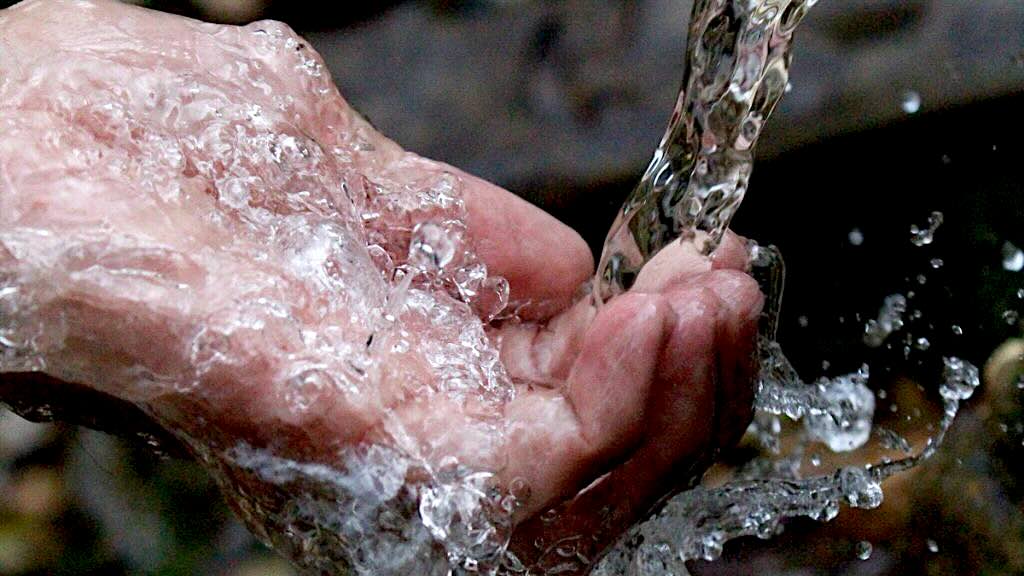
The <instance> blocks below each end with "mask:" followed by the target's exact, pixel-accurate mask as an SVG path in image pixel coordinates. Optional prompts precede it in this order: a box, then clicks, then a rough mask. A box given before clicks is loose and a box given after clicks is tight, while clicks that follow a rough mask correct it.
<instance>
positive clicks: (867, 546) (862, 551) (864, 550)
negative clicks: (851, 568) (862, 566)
mask: <svg viewBox="0 0 1024 576" xmlns="http://www.w3.org/2000/svg"><path fill="white" fill-rule="evenodd" d="M872 550H873V548H872V546H871V542H868V541H867V540H861V541H860V542H857V558H860V559H861V560H867V559H868V558H871V552H872Z"/></svg>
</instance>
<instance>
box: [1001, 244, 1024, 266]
mask: <svg viewBox="0 0 1024 576" xmlns="http://www.w3.org/2000/svg"><path fill="white" fill-rule="evenodd" d="M1003 269H1004V270H1008V271H1010V272H1020V271H1021V270H1022V269H1024V252H1022V251H1021V249H1020V248H1017V247H1016V246H1014V245H1013V243H1012V242H1010V241H1009V240H1007V241H1006V242H1004V243H1003Z"/></svg>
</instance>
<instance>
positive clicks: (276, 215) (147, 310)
mask: <svg viewBox="0 0 1024 576" xmlns="http://www.w3.org/2000/svg"><path fill="white" fill-rule="evenodd" d="M386 73H401V71H400V70H393V71H386ZM439 128H443V127H439ZM0 134H2V137H0V372H5V373H8V377H9V378H14V377H16V375H17V374H23V373H28V372H33V373H45V374H47V375H48V376H50V377H52V378H55V379H58V380H61V381H65V382H75V383H79V384H84V385H88V386H91V387H94V388H95V389H97V390H100V391H103V392H105V393H108V394H112V395H114V396H117V397H119V398H122V399H126V400H129V401H132V402H135V403H137V404H138V405H139V406H141V407H143V408H144V409H145V410H146V411H147V412H148V413H149V414H150V415H152V417H153V418H154V419H155V420H156V421H158V422H159V423H160V424H161V425H163V426H166V427H167V428H168V429H170V430H171V431H173V432H174V433H175V434H178V435H179V436H180V437H181V438H183V439H184V440H185V441H186V442H187V443H188V445H189V446H190V447H191V449H192V450H193V451H194V452H195V454H196V455H197V456H198V457H199V458H200V460H201V461H203V462H204V463H205V464H206V465H207V466H208V467H209V468H210V469H211V471H212V472H214V473H215V475H216V477H217V478H218V479H219V480H220V481H221V482H222V483H223V484H224V486H225V491H226V492H227V493H228V495H229V496H230V497H231V500H232V501H233V503H234V505H235V507H236V509H237V510H238V511H239V512H240V513H241V515H242V516H243V518H244V519H246V520H247V521H248V523H249V524H250V526H251V527H252V528H253V529H254V530H255V531H256V532H257V533H258V534H259V535H261V536H262V537H263V538H264V539H266V540H268V541H271V542H273V543H274V544H275V545H277V546H278V547H279V548H282V549H283V551H284V552H285V553H288V554H291V555H292V556H293V557H295V558H296V560H297V561H298V562H299V563H300V564H304V565H308V566H315V567H317V568H319V569H325V568H324V567H325V566H328V565H329V564H330V563H332V562H333V563H335V564H330V565H339V566H340V565H348V566H349V568H354V569H356V570H357V571H362V572H366V573H380V574H383V573H396V574H397V573H409V572H408V570H409V566H412V565H418V566H421V568H420V569H423V568H422V566H425V565H426V564H424V562H426V561H425V560H422V559H420V560H415V559H414V560H410V559H402V558H399V557H398V556H400V554H399V551H401V550H409V549H412V548H408V547H406V548H403V547H402V546H403V545H404V544H403V542H405V543H408V542H409V541H411V540H415V537H414V536H410V534H413V535H414V534H419V533H421V532H422V533H424V534H428V535H429V536H430V538H431V540H430V542H428V544H426V545H423V546H421V548H419V549H418V550H420V551H423V550H427V551H431V550H432V551H434V552H438V551H440V552H438V553H439V554H441V555H442V557H443V558H444V561H445V562H463V561H465V560H466V558H467V557H468V556H471V555H472V554H471V553H472V550H471V549H470V550H469V552H466V550H462V549H458V550H456V548H458V547H453V546H452V545H450V543H449V542H446V539H450V540H452V541H455V540H458V539H459V538H462V539H463V540H466V538H467V536H466V534H465V532H466V530H469V529H465V530H462V529H460V528H459V526H462V527H463V528H465V527H466V526H469V525H475V524H474V522H476V520H473V519H472V518H469V516H472V513H471V512H472V510H477V509H482V508H481V505H479V503H476V504H473V505H472V506H470V507H469V508H461V509H459V513H457V514H455V515H454V516H455V519H454V520H453V517H452V516H453V515H452V514H449V515H448V516H445V518H446V522H447V523H444V522H442V523H441V524H443V525H439V524H438V518H437V517H436V516H434V515H432V512H431V509H429V507H425V505H424V504H423V502H425V501H427V499H428V498H436V497H437V495H438V494H440V493H441V492H439V490H441V488H439V487H449V488H450V487H451V486H456V485H458V486H461V487H466V486H477V487H480V490H479V492H478V495H479V496H480V498H481V499H487V498H490V495H491V494H498V495H506V496H511V498H510V499H509V498H505V499H500V498H499V501H500V502H504V503H506V504H508V505H507V506H504V507H502V506H498V507H497V508H498V510H497V512H495V511H488V512H486V513H483V512H482V514H484V516H486V517H487V518H491V519H492V520H493V518H494V517H495V516H494V515H495V514H498V515H501V514H502V513H504V514H505V515H506V517H505V521H504V523H502V522H500V521H494V522H492V524H493V526H492V525H491V524H488V526H489V528H488V529H489V530H491V529H492V528H493V530H491V532H493V533H488V535H485V536H483V537H481V538H480V540H486V539H497V540H498V541H500V546H501V547H503V546H504V545H505V542H506V541H507V542H508V550H509V551H510V552H511V553H512V554H513V555H514V556H515V558H516V560H515V561H511V562H512V563H517V562H518V563H521V564H522V565H523V566H525V567H527V568H531V569H533V570H534V571H537V572H542V571H543V570H546V569H550V568H552V567H555V566H562V567H564V568H565V569H566V571H565V573H573V572H574V573H583V572H585V571H586V570H587V569H588V568H589V566H590V565H591V564H592V562H593V561H594V560H595V559H596V558H598V557H599V555H600V554H601V552H602V551H603V550H604V549H605V548H606V547H607V546H608V545H610V544H611V543H613V542H614V540H615V538H616V537H617V536H619V535H620V534H621V533H622V532H623V531H624V530H625V529H627V528H628V527H629V525H631V524H632V523H633V522H635V521H637V520H638V519H639V518H641V517H642V516H643V515H644V514H646V513H648V512H649V511H650V510H651V508H652V507H653V506H654V505H656V504H657V503H658V502H659V500H660V499H661V498H663V497H664V496H665V495H666V494H669V493H670V492H671V491H672V490H676V489H679V488H680V487H681V486H680V483H681V482H683V481H685V480H687V479H689V478H692V477H695V476H696V475H697V474H699V473H700V472H701V471H702V470H703V467H706V466H707V465H708V463H709V462H710V461H711V458H713V455H714V454H715V452H716V451H717V450H718V449H721V448H725V447H728V446H729V445H730V444H731V443H733V442H735V441H736V439H737V438H738V436H739V435H740V434H741V433H742V431H743V430H744V428H745V426H746V424H747V422H748V421H749V417H750V402H751V397H752V388H751V382H752V377H753V369H754V362H753V351H754V338H755V333H756V324H757V318H758V316H759V313H760V306H761V301H762V300H761V295H760V293H759V291H758V288H757V285H756V283H755V282H754V281H753V280H752V279H751V278H750V277H749V276H747V275H746V274H745V273H744V272H743V270H744V268H745V266H746V252H745V250H744V248H743V245H742V242H741V241H740V240H739V239H738V238H736V237H735V236H732V235H729V236H727V238H726V240H725V242H724V243H723V244H722V246H721V247H720V248H719V250H718V251H717V252H716V253H715V254H714V255H713V256H712V257H711V258H706V257H703V256H701V255H699V254H698V253H697V252H696V251H695V250H693V249H692V248H691V247H689V246H684V245H679V244H677V245H673V246H672V247H670V248H668V249H666V250H665V251H663V252H662V253H661V254H659V255H658V256H657V257H656V258H655V260H654V261H652V262H651V263H650V264H649V265H648V266H647V267H646V268H645V269H644V270H643V272H642V273H641V275H640V277H639V278H638V280H637V282H636V284H635V286H634V287H633V288H632V289H631V290H630V291H629V292H628V293H626V294H624V295H621V296H619V297H616V298H614V299H612V300H611V301H609V302H607V303H604V304H597V303H595V302H594V300H593V299H592V298H590V297H589V296H587V295H586V292H585V290H584V289H581V286H585V283H586V281H587V280H588V279H589V278H590V276H591V275H592V273H593V261H592V258H591V256H590V253H589V251H588V249H587V246H586V245H585V244H584V243H583V241H582V240H581V239H580V238H579V237H578V236H577V235H576V234H575V233H574V232H573V231H572V230H570V229H569V228H567V227H565V226H564V225H562V224H561V223H559V222H558V221H557V220H555V219H553V218H552V217H550V216H549V215H547V214H545V213H544V212H543V211H541V210H539V209H538V208H536V207H534V206H531V205H529V204H528V203H526V202H524V201H523V200H520V199H519V198H517V197H516V196H514V195H512V194H511V193H509V192H507V191H505V190H502V189H501V188H498V187H496V186H494V185H492V184H489V183H487V182H485V181H483V180H480V179H478V178H475V177H473V176H470V175H468V174H465V173H463V172H461V171H459V170H458V169H456V168H453V167H451V166H447V165H444V164H441V163H438V162H434V161H431V160H427V159H424V158H421V157H418V156H416V155H415V154H412V153H410V152H407V151H404V150H402V149H401V148H400V147H399V146H397V145H396V144H395V143H393V142H391V141H389V140H387V139H386V138H384V137H383V136H381V135H380V134H379V133H377V132H376V131H375V130H374V129H373V128H372V127H371V126H370V125H369V124H368V123H367V122H366V121H365V120H363V119H362V118H360V117H359V116H358V115H357V114H356V113H355V112H353V111H352V109H351V108H349V107H348V105H347V104H346V103H345V102H344V100H342V98H341V97H340V96H339V94H338V92H337V90H336V89H335V88H334V86H333V85H332V84H331V82H330V79H329V76H328V74H327V71H326V69H325V68H324V67H323V64H322V62H321V60H320V59H319V57H318V56H317V55H316V54H315V53H314V52H313V51H312V49H310V48H309V47H308V46H307V45H306V44H305V43H304V41H303V40H302V39H301V38H299V37H297V36H295V35H294V34H293V33H292V32H291V31H290V30H289V29H287V27H285V26H283V25H281V24H278V23H273V22H257V23H254V24H250V25H249V26H246V27H241V28H236V27H225V26H215V25H209V24H203V23H199V22H195V21H191V20H187V19H183V18H179V17H175V16H169V15H164V14H159V13H156V12H150V11H146V10H142V9H138V8H134V7H129V6H124V5H120V4H116V3H108V2H101V1H75V2H72V1H66V2H65V1H53V2H43V1H41V0H39V1H28V2H23V3H22V4H19V5H17V6H15V7H13V8H11V9H8V10H5V11H3V12H0ZM439 134H441V135H442V136H441V137H443V130H439ZM378 449H385V450H386V454H388V455H389V456H388V458H390V459H391V463H392V464H394V462H397V461H401V462H402V465H401V466H400V467H398V468H395V467H394V466H391V467H390V468H388V467H387V466H386V465H384V464H382V463H381V462H379V461H374V460H372V458H371V457H370V456H371V455H372V454H378V455H379V454H381V452H380V451H379V450H378ZM374 450H377V452H374ZM254 455H259V456H258V457H257V456H254ZM373 462H375V464H373ZM282 463H283V464H282ZM371 464H372V465H371ZM396 470H398V473H399V476H400V480H401V482H400V483H399V484H401V485H403V486H406V489H403V490H404V492H402V493H403V494H407V495H409V494H411V495H412V498H413V500H415V501H416V502H418V504H415V503H414V504H413V505H412V507H411V508H410V507H409V506H406V507H405V508H403V507H401V506H393V507H391V508H388V510H389V511H390V512H391V513H397V512H396V511H399V512H400V511H401V510H405V512H406V514H405V516H402V514H400V513H397V514H398V516H397V517H398V518H399V520H398V521H396V520H394V519H393V518H392V519H391V520H388V521H385V519H383V518H384V515H383V514H381V513H380V510H383V509H384V507H382V506H378V505H380V502H382V501H384V500H387V499H389V498H390V499H391V500H397V499H400V498H399V496H397V495H396V494H399V492H401V491H400V490H399V489H398V488H397V487H393V489H389V488H387V486H388V485H389V484H388V482H386V480H387V478H389V477H391V476H389V474H391V475H392V476H393V474H394V473H395V471H396ZM375 474H376V476H375ZM297 475H299V476H302V477H303V478H304V479H305V480H304V481H307V482H312V481H314V480H315V481H316V482H322V483H326V484H330V485H331V486H332V488H331V490H326V491H324V492H322V493H319V492H316V490H313V489H311V488H310V487H309V484H308V483H307V484H303V485H302V486H299V487H296V486H297V485H295V484H294V483H295V478H296V476H297ZM356 477H359V478H362V479H363V480H365V481H366V482H368V483H369V484H368V485H370V486H371V487H372V490H371V489H369V488H366V487H365V486H364V487H363V488H362V489H361V490H363V491H362V492H361V491H360V489H357V488H355V487H353V486H355V484H353V482H355V480H353V478H356ZM453 478H456V479H458V482H455V481H454V480H452V479H453ZM467 479H471V480H472V481H470V480H467ZM480 479H483V480H480ZM478 480H479V482H478ZM473 482H477V483H476V484H474V483H473ZM314 483H315V482H314ZM360 486H362V484H360ZM345 490H347V491H348V492H346V494H347V495H348V497H349V498H351V499H354V500H353V501H345V500H344V496H343V495H342V494H341V492H342V491H345ZM389 490H390V491H389ZM374 491H376V492H374ZM311 492H316V494H314V496H310V493H311ZM371 492H373V494H375V495H376V496H375V497H377V498H378V500H380V502H378V501H374V502H376V503H375V504H373V505H374V506H378V508H379V509H380V510H378V509H377V508H375V509H374V510H377V512H374V514H370V515H367V514H365V513H364V512H365V507H366V506H369V504H367V501H368V500H367V498H369V497H368V496H366V495H367V494H370V493H371ZM470 492H472V491H470ZM446 494H448V495H449V496H452V495H453V494H454V495H455V496H453V498H454V497H462V496H465V495H466V493H465V492H458V491H456V492H451V491H449V492H448V493H446ZM474 494H477V493H474ZM353 495H355V496H353ZM360 499H362V500H360ZM371 499H372V498H371ZM325 500H326V501H328V502H334V504H335V505H338V504H339V503H341V502H343V501H345V502H348V503H347V506H349V507H350V508H351V509H346V510H345V511H344V512H345V514H348V515H350V516H352V517H358V518H359V519H360V520H359V522H360V524H359V526H356V527H355V528H353V523H352V521H348V522H347V523H346V521H344V520H342V521H341V522H340V523H339V524H331V523H330V522H328V521H327V519H328V518H334V517H333V516H329V515H325V514H326V513H317V512H309V506H311V505H312V504H311V502H319V503H321V504H322V503H323V502H324V501H325ZM471 500H472V498H471ZM297 502H298V504H296V503H297ZM353 502H354V503H353ZM297 506H298V507H300V508H301V507H302V506H306V508H302V510H304V512H303V513H302V514H299V513H297V512H295V511H294V510H295V509H296V507H297ZM336 507H337V506H336ZM328 508H329V506H328ZM285 509H287V510H290V512H287V513H286V512H285ZM459 514H461V515H462V516H464V517H462V518H458V516H459ZM343 516H344V515H343ZM442 516H443V514H442ZM271 519H274V520H273V521H271ZM368 519H369V520H368ZM299 520H302V521H303V522H305V523H306V524H305V525H304V526H305V528H306V530H305V531H302V530H299V528H298V525H299V524H300V522H299ZM371 520H372V521H371ZM374 522H376V523H377V524H374ZM396 522H397V524H396ZM403 522H404V523H407V524H417V525H419V526H420V527H419V532H417V529H414V528H410V527H408V526H404V527H403V525H401V524H402V523H403ZM460 522H461V524H460ZM481 522H482V521H481ZM483 523H484V524H487V522H483ZM309 525H312V528H310V526H309ZM424 526H425V528H424ZM495 526H496V527H495ZM424 530H425V532H424ZM459 530H462V532H461V533H458V534H457V532H459ZM374 531H376V532H374ZM383 532H387V533H389V534H392V535H393V534H401V535H402V536H401V537H394V538H391V539H387V538H382V537H379V534H380V533H383ZM469 532H472V530H469ZM311 533H313V534H314V535H313V536H310V534H311ZM330 533H334V534H335V536H336V538H335V539H334V540H332V539H331V538H330V537H329V534H330ZM297 534H298V535H297ZM373 534H376V536H374V535H373ZM357 537H358V538H357ZM359 538H362V539H363V540H373V542H375V544H374V545H373V546H374V547H372V548H370V547H368V546H367V545H365V544H364V543H361V542H356V541H354V540H357V539H359ZM328 541H329V542H328ZM309 542H314V545H315V546H316V547H318V548H316V550H315V551H316V552H317V553H318V554H320V555H321V556H330V554H328V552H331V553H336V556H338V557H331V558H329V559H328V560H324V559H323V558H320V559H318V560H316V561H315V562H314V561H311V560H308V559H304V558H303V557H302V556H303V555H307V556H308V555H312V554H313V552H314V551H311V550H312V549H311V548H310V545H309ZM421 544H422V543H421ZM304 546H305V547H304ZM368 550H371V551H375V552H367V551H368ZM460 550H461V551H460ZM367 554H370V556H367ZM372 554H377V555H378V556H376V557H373V556H372ZM382 555H387V558H385V557H384V556H382ZM510 557H511V556H509V558H510ZM325 562H326V564H325ZM403 562H404V563H403ZM417 562H419V564H416V563H417ZM505 562H506V564H507V563H508V562H509V560H508V558H506V559H505ZM432 566H435V568H436V565H432ZM432 569H433V568H431V570H432ZM403 570H405V571H404V572H403ZM423 573H427V572H426V571H425V572H423ZM440 573H444V572H440Z"/></svg>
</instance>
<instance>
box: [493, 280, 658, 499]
mask: <svg viewBox="0 0 1024 576" xmlns="http://www.w3.org/2000/svg"><path fill="white" fill-rule="evenodd" d="M671 323H672V312H671V310H670V309H669V307H668V306H667V304H666V303H665V302H664V301H663V300H662V299H661V297H659V296H649V295H626V296H623V297H621V298H618V299H616V300H615V301H614V302H613V303H611V304H609V306H607V307H606V308H604V309H603V310H602V311H601V313H600V314H599V315H598V316H597V317H596V318H595V319H594V322H593V324H592V325H591V327H590V329H589V330H588V331H587V335H586V338H585V341H584V342H583V345H582V348H581V352H580V355H579V359H578V360H577V361H576V363H575V364H574V366H573V368H572V370H571V372H570V375H569V380H568V383H567V384H566V386H565V388H564V389H563V390H561V391H560V390H552V389H544V388H532V389H528V390H527V391H525V392H524V393H523V394H520V395H519V396H518V397H517V398H516V399H515V400H514V401H512V402H511V403H510V404H509V406H508V407H507V409H506V418H507V419H508V420H509V422H510V424H509V432H508V454H509V457H508V467H507V469H506V470H504V471H503V475H504V476H506V479H507V480H509V481H511V480H513V479H516V478H521V479H523V480H525V481H526V482H527V484H528V485H529V486H530V487H531V490H532V496H531V498H530V501H529V503H528V504H527V505H526V508H525V509H524V510H523V511H522V514H524V515H529V514H532V513H534V512H536V511H537V510H539V509H541V508H542V507H544V506H547V505H548V504H549V503H550V502H553V501H558V500H560V499H564V498H565V497H567V496H569V495H571V494H574V493H575V492H576V491H577V490H579V489H580V488H581V486H580V484H581V482H583V481H584V480H586V479H588V478H593V477H595V476H596V475H598V474H599V473H600V472H601V471H603V470H606V469H607V468H608V467H609V465H610V463H611V462H613V461H614V460H616V459H617V458H620V457H622V456H623V455H624V454H625V453H626V452H628V450H629V449H630V448H631V447H632V446H634V445H635V444H636V442H638V441H639V439H640V438H641V436H642V433H643V429H644V422H645V410H646V406H647V398H648V394H649V393H650V388H651V384H652V382H653V381H654V375H655V370H656V368H657V360H658V354H659V351H660V350H661V348H662V346H663V344H664V342H663V340H664V338H665V337H666V335H667V331H668V330H667V328H668V326H669V325H670V324H671Z"/></svg>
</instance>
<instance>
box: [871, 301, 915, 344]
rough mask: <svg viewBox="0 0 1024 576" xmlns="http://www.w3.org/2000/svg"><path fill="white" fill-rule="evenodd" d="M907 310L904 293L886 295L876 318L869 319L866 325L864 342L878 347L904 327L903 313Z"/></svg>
mask: <svg viewBox="0 0 1024 576" xmlns="http://www.w3.org/2000/svg"><path fill="white" fill-rule="evenodd" d="M906 311H907V299H906V298H905V297H904V296H903V295H902V294H892V295H890V296H886V297H885V301H884V302H883V303H882V308H881V309H880V310H879V311H878V318H877V319H876V320H869V321H868V322H867V324H866V325H865V326H864V344H866V345H867V346H868V347H870V348H878V347H879V346H881V345H882V344H883V343H884V342H885V339H886V338H888V337H889V335H890V334H892V333H893V332H896V331H898V330H900V329H901V328H903V314H904V313H905V312H906Z"/></svg>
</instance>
